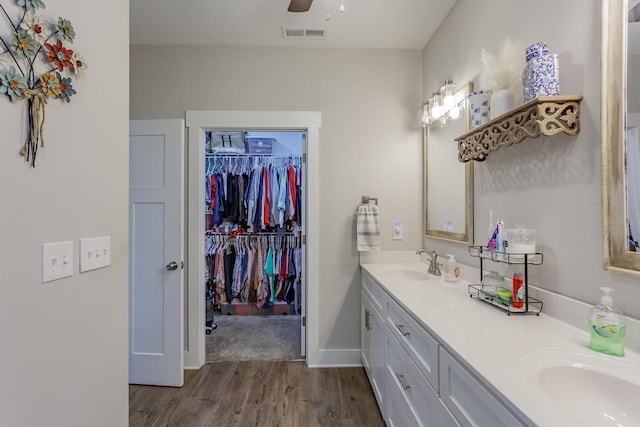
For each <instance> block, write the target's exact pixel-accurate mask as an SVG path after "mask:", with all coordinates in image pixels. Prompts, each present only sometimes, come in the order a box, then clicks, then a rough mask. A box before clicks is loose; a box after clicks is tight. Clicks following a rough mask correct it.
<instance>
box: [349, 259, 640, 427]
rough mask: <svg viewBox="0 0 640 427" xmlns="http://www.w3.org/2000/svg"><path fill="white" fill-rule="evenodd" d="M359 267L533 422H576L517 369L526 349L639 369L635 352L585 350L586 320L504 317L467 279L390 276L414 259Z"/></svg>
mask: <svg viewBox="0 0 640 427" xmlns="http://www.w3.org/2000/svg"><path fill="white" fill-rule="evenodd" d="M361 266H362V268H363V269H364V270H366V271H367V272H369V273H370V274H371V275H372V276H373V277H374V278H375V279H376V280H377V281H378V282H379V283H380V284H381V285H382V286H383V287H384V288H385V289H386V290H387V292H388V293H389V294H390V295H391V296H392V297H393V298H394V299H395V300H396V301H397V302H398V303H400V304H401V305H402V306H404V307H405V308H406V309H407V310H408V311H410V312H411V313H413V315H414V316H415V317H416V318H417V319H418V320H419V321H420V322H422V323H423V325H424V326H425V327H426V328H427V329H428V330H429V331H430V332H431V333H432V334H433V335H434V336H435V337H436V338H437V339H438V340H439V341H440V342H441V343H443V345H444V346H445V347H446V348H447V349H448V350H449V351H450V352H452V353H454V354H455V355H457V356H458V357H459V358H460V359H461V360H462V361H464V362H465V363H466V364H467V365H468V367H470V368H471V369H472V370H473V371H475V374H476V375H478V376H480V377H481V378H483V379H484V380H485V381H486V382H487V383H488V385H489V386H490V387H492V388H493V389H494V392H498V394H501V395H502V396H503V397H506V398H507V399H508V401H510V402H511V404H512V405H513V406H514V407H515V408H517V410H518V411H520V412H521V413H522V414H524V415H525V416H526V417H527V418H529V419H530V420H531V421H532V422H533V423H534V424H536V425H539V426H559V425H562V426H574V425H576V426H577V425H580V424H578V423H577V422H576V421H575V420H574V419H573V418H571V417H569V416H568V415H567V414H565V413H564V412H563V411H562V410H561V409H560V408H559V406H558V405H556V404H555V403H554V402H553V401H551V400H550V398H548V397H547V395H546V394H545V393H544V392H543V391H542V390H540V389H539V387H540V386H539V385H537V384H533V382H534V381H531V379H528V378H526V376H525V375H524V374H523V373H522V372H523V369H522V368H523V363H525V362H524V360H525V359H530V358H531V357H532V353H533V356H534V357H535V352H537V351H541V350H552V351H554V350H555V351H563V352H578V353H582V354H584V355H586V356H587V357H589V356H594V355H595V356H597V357H600V358H608V359H611V360H613V361H615V362H618V363H619V362H624V363H626V364H630V366H629V367H630V368H632V369H633V370H634V371H635V370H638V372H640V355H639V354H638V353H635V352H633V351H630V350H628V349H625V353H626V354H625V357H623V358H619V357H615V356H608V355H605V354H600V353H596V352H594V351H592V350H590V349H589V348H588V347H587V346H588V344H589V334H588V329H587V327H588V326H587V320H586V319H585V322H584V323H585V326H584V329H582V330H581V329H577V328H574V327H572V326H570V325H568V324H566V323H563V322H561V321H559V320H557V319H555V318H553V317H551V316H549V315H547V314H545V313H544V310H543V312H542V313H541V314H540V316H536V315H534V314H529V315H518V314H512V315H511V316H507V314H506V312H505V311H503V310H500V309H498V308H496V307H492V306H491V305H489V304H487V303H484V302H482V301H480V300H478V299H477V298H475V297H474V298H471V297H470V296H469V292H468V288H467V286H468V285H469V282H466V281H464V280H460V281H459V282H458V283H447V282H445V281H444V280H443V279H442V278H441V277H435V276H431V275H429V279H428V280H416V279H415V278H411V277H405V278H402V277H401V276H398V275H393V274H392V273H393V271H394V270H411V271H417V272H422V273H426V272H427V265H426V264H424V263H420V262H414V263H395V262H392V263H363V264H361ZM536 387H538V388H536ZM593 404H594V405H597V404H598V402H593ZM612 425H614V424H612Z"/></svg>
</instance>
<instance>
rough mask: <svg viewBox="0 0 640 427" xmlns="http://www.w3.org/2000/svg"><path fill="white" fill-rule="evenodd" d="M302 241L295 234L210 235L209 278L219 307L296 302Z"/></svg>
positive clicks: (266, 305) (207, 260)
mask: <svg viewBox="0 0 640 427" xmlns="http://www.w3.org/2000/svg"><path fill="white" fill-rule="evenodd" d="M300 243H301V242H300V238H299V237H297V236H294V235H286V236H282V237H281V236H275V235H271V236H264V235H262V236H249V235H243V234H240V235H237V236H235V237H230V236H228V235H224V234H211V235H209V236H208V237H207V240H206V246H205V249H206V251H205V254H206V266H207V270H206V272H205V278H206V280H207V282H208V283H209V282H210V284H211V286H209V288H210V291H211V292H212V294H213V300H214V302H215V303H216V304H217V306H218V307H219V305H221V304H225V303H226V304H231V303H252V304H255V305H256V307H257V308H261V309H262V308H268V307H269V306H271V305H273V304H276V303H277V302H286V303H289V304H293V303H296V302H297V301H298V292H299V290H298V286H297V284H298V283H299V282H300V280H301V279H302V274H301V263H300V261H299V260H300V259H301V250H302V248H301V246H300ZM209 288H208V289H209ZM296 304H297V303H296ZM299 308H300V307H299V305H296V306H295V310H296V311H298V310H299Z"/></svg>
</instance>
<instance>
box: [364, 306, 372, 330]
mask: <svg viewBox="0 0 640 427" xmlns="http://www.w3.org/2000/svg"><path fill="white" fill-rule="evenodd" d="M370 314H371V313H369V310H368V309H366V308H365V309H364V327H365V328H367V331H368V330H370V329H371V325H369V315H370Z"/></svg>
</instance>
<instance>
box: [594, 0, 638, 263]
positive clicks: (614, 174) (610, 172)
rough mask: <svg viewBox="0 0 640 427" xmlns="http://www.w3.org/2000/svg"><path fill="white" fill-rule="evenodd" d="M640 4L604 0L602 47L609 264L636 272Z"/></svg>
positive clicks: (604, 213)
mask: <svg viewBox="0 0 640 427" xmlns="http://www.w3.org/2000/svg"><path fill="white" fill-rule="evenodd" d="M639 3H640V0H603V1H602V51H601V55H602V57H601V68H602V81H601V111H600V114H601V127H602V132H601V149H602V153H601V157H602V229H603V243H604V251H603V253H604V267H605V269H607V270H611V271H619V272H623V273H631V274H634V275H637V274H640V248H637V246H638V244H637V242H638V241H639V240H640V231H638V227H640V202H639V199H640V188H637V186H638V180H639V178H638V173H639V172H640V171H639V170H638V169H639V168H640V161H639V159H638V158H637V157H635V156H637V155H638V153H637V151H638V147H637V144H639V142H638V135H640V120H638V118H640V103H638V102H637V100H639V98H640V85H638V84H637V83H640V79H638V78H636V77H635V73H636V72H640V61H639V60H638V58H640V56H638V54H639V53H640V52H638V51H639V50H640V22H638V21H640V6H639ZM636 86H638V87H636ZM636 134H637V135H636ZM634 231H635V232H634ZM636 249H637V251H636Z"/></svg>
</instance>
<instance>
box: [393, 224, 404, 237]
mask: <svg viewBox="0 0 640 427" xmlns="http://www.w3.org/2000/svg"><path fill="white" fill-rule="evenodd" d="M393 240H402V223H400V222H397V223H395V224H393Z"/></svg>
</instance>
